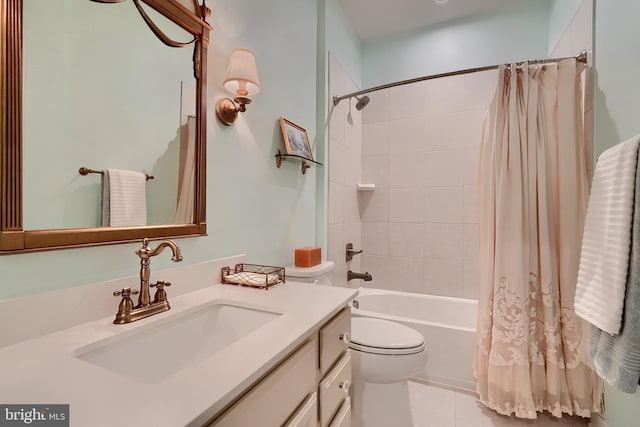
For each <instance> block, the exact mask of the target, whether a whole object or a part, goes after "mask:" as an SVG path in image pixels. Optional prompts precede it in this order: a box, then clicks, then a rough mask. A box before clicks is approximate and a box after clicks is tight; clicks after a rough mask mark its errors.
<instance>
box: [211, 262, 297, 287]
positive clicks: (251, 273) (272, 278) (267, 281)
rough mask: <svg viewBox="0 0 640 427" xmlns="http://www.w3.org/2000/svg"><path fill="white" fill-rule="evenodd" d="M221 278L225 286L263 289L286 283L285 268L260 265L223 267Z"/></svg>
mask: <svg viewBox="0 0 640 427" xmlns="http://www.w3.org/2000/svg"><path fill="white" fill-rule="evenodd" d="M220 276H221V279H222V283H224V284H228V285H239V286H251V287H253V288H263V289H269V287H271V286H273V285H277V284H278V283H284V282H285V275H284V267H273V266H269V265H259V264H244V263H242V264H236V266H235V267H234V268H233V269H232V268H231V267H223V268H222V270H221V271H220Z"/></svg>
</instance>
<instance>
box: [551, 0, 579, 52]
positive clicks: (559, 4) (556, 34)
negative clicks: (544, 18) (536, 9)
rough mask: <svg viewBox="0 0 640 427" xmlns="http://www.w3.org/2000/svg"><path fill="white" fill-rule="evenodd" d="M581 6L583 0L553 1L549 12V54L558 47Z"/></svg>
mask: <svg viewBox="0 0 640 427" xmlns="http://www.w3.org/2000/svg"><path fill="white" fill-rule="evenodd" d="M581 4H582V0H551V5H550V11H549V47H548V50H549V52H551V51H552V50H553V49H554V48H555V47H556V44H558V41H559V40H560V38H561V37H562V35H563V34H564V32H565V30H566V29H567V25H568V24H569V22H571V19H573V17H574V16H575V14H576V12H577V11H578V8H579V7H580V5H581Z"/></svg>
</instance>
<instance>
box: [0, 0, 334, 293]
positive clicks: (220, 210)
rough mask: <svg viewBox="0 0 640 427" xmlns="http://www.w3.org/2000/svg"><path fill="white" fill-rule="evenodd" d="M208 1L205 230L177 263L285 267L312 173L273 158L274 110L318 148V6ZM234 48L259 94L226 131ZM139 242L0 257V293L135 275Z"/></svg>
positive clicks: (311, 216) (303, 218)
mask: <svg viewBox="0 0 640 427" xmlns="http://www.w3.org/2000/svg"><path fill="white" fill-rule="evenodd" d="M208 4H209V7H211V8H213V14H212V16H211V18H210V23H211V24H212V26H213V28H214V30H213V32H212V35H211V43H210V49H209V63H208V67H209V85H208V86H209V87H208V105H209V113H208V117H207V127H208V135H207V144H208V145H207V222H208V236H207V237H201V238H186V239H178V243H179V244H180V246H181V248H182V252H183V255H184V261H183V264H192V263H196V262H201V261H204V260H209V259H212V258H218V257H224V256H228V255H235V254H240V253H245V254H247V255H248V261H250V262H259V263H266V264H275V265H289V264H290V263H292V261H293V250H294V248H295V247H298V246H307V245H313V244H315V241H316V233H315V224H316V176H315V174H313V173H307V174H306V175H304V176H303V175H302V174H301V173H300V172H299V165H294V164H293V163H291V162H288V163H285V164H284V165H283V167H282V168H280V169H277V168H276V166H275V162H274V158H273V155H274V153H275V151H276V149H277V148H280V147H281V146H282V137H281V133H280V128H279V124H278V118H279V117H280V116H285V117H287V118H289V119H290V120H292V121H294V122H296V123H298V124H299V125H301V126H303V127H305V128H306V129H307V130H308V132H309V137H310V139H312V140H313V141H314V145H315V146H314V150H317V149H318V147H317V144H318V142H317V141H316V140H315V137H316V90H317V88H316V81H317V55H316V48H317V45H316V43H317V22H318V4H317V1H316V0H270V1H268V2H262V1H260V2H256V1H254V0H217V1H216V2H214V3H208ZM96 6H99V7H102V8H109V7H117V6H118V5H109V4H97V5H96ZM113 30H114V31H116V32H117V31H121V29H120V28H114V29H113ZM235 48H248V49H251V50H252V51H253V52H254V53H255V55H256V61H257V66H258V72H259V74H260V80H261V83H262V91H261V92H260V93H259V94H258V95H256V96H255V97H254V99H253V100H254V102H253V103H252V104H251V105H250V106H249V107H248V109H247V112H246V113H244V114H242V115H241V116H240V119H239V120H238V123H237V124H236V125H235V126H232V127H226V126H223V125H220V124H219V123H218V122H217V120H216V118H215V114H214V107H215V103H216V101H217V100H218V99H219V98H220V97H222V96H228V95H229V94H227V93H226V92H225V91H224V90H223V89H222V79H223V76H224V73H225V71H226V66H227V61H228V58H229V55H230V53H231V51H232V50H233V49H235ZM167 49H169V48H167ZM89 102H94V101H93V100H89ZM320 145H322V142H320ZM320 148H321V149H324V148H323V147H320ZM123 155H125V156H126V155H128V154H127V153H124V154H123ZM42 178H43V179H44V178H46V177H42ZM137 247H139V244H123V245H110V246H100V247H92V248H83V249H68V250H58V251H50V252H40V253H31V254H21V255H6V256H0V298H8V297H13V296H19V295H26V294H33V293H39V292H44V291H49V290H54V289H60V288H65V287H72V286H78V285H82V284H86V283H92V282H98V281H103V280H109V279H114V278H118V277H123V276H129V275H132V274H136V273H137V271H138V269H139V260H138V259H137V257H136V256H135V254H134V251H135V249H136V248H137ZM170 266H171V263H170V261H169V256H163V255H161V256H159V257H156V259H154V260H153V262H152V274H153V270H154V269H159V268H167V267H170ZM179 285H180V284H179V283H176V286H179ZM108 297H109V296H108V295H106V296H105V298H108Z"/></svg>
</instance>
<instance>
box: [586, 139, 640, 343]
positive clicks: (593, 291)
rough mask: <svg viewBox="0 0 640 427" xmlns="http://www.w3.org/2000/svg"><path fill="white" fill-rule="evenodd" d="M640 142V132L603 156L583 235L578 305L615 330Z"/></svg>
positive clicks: (588, 315)
mask: <svg viewBox="0 0 640 427" xmlns="http://www.w3.org/2000/svg"><path fill="white" fill-rule="evenodd" d="M639 143H640V135H639V136H636V137H634V138H631V139H629V140H628V141H625V142H622V143H620V144H618V145H616V146H614V147H612V148H610V149H608V150H606V151H605V152H604V153H602V154H601V155H600V157H599V158H598V163H597V164H596V169H595V172H594V176H593V184H592V186H591V196H590V198H589V207H588V208H587V216H586V219H585V226H584V234H583V237H582V252H581V255H580V267H579V270H578V282H577V284H576V295H575V303H574V309H575V312H576V314H577V315H578V316H580V317H582V318H583V319H585V320H586V321H588V322H589V323H591V324H593V325H595V326H597V327H598V328H600V329H601V330H603V331H605V332H608V333H609V334H611V335H615V334H617V333H619V332H620V326H621V321H622V310H623V306H624V295H625V288H626V280H627V271H628V268H629V249H630V244H631V220H632V216H633V203H634V189H635V176H636V168H637V163H638V144H639Z"/></svg>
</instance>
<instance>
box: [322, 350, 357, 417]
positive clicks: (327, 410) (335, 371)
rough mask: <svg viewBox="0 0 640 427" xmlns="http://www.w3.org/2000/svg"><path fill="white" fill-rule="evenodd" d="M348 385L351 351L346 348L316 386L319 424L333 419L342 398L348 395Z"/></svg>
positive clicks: (349, 380) (349, 383) (349, 382)
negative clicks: (317, 390)
mask: <svg viewBox="0 0 640 427" xmlns="http://www.w3.org/2000/svg"><path fill="white" fill-rule="evenodd" d="M350 385H351V351H350V350H347V352H346V353H345V354H344V355H343V356H342V357H341V358H340V360H339V361H338V363H336V365H335V366H334V367H333V368H332V369H331V370H330V371H329V373H328V374H327V375H326V376H325V377H324V378H323V379H322V381H320V385H319V386H318V389H319V392H318V395H319V405H320V425H321V426H323V427H324V426H326V425H328V424H329V422H330V421H331V420H332V419H333V417H334V415H335V413H336V412H337V411H338V408H339V407H340V405H341V404H342V402H343V400H345V398H347V397H348V396H349V386H350Z"/></svg>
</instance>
